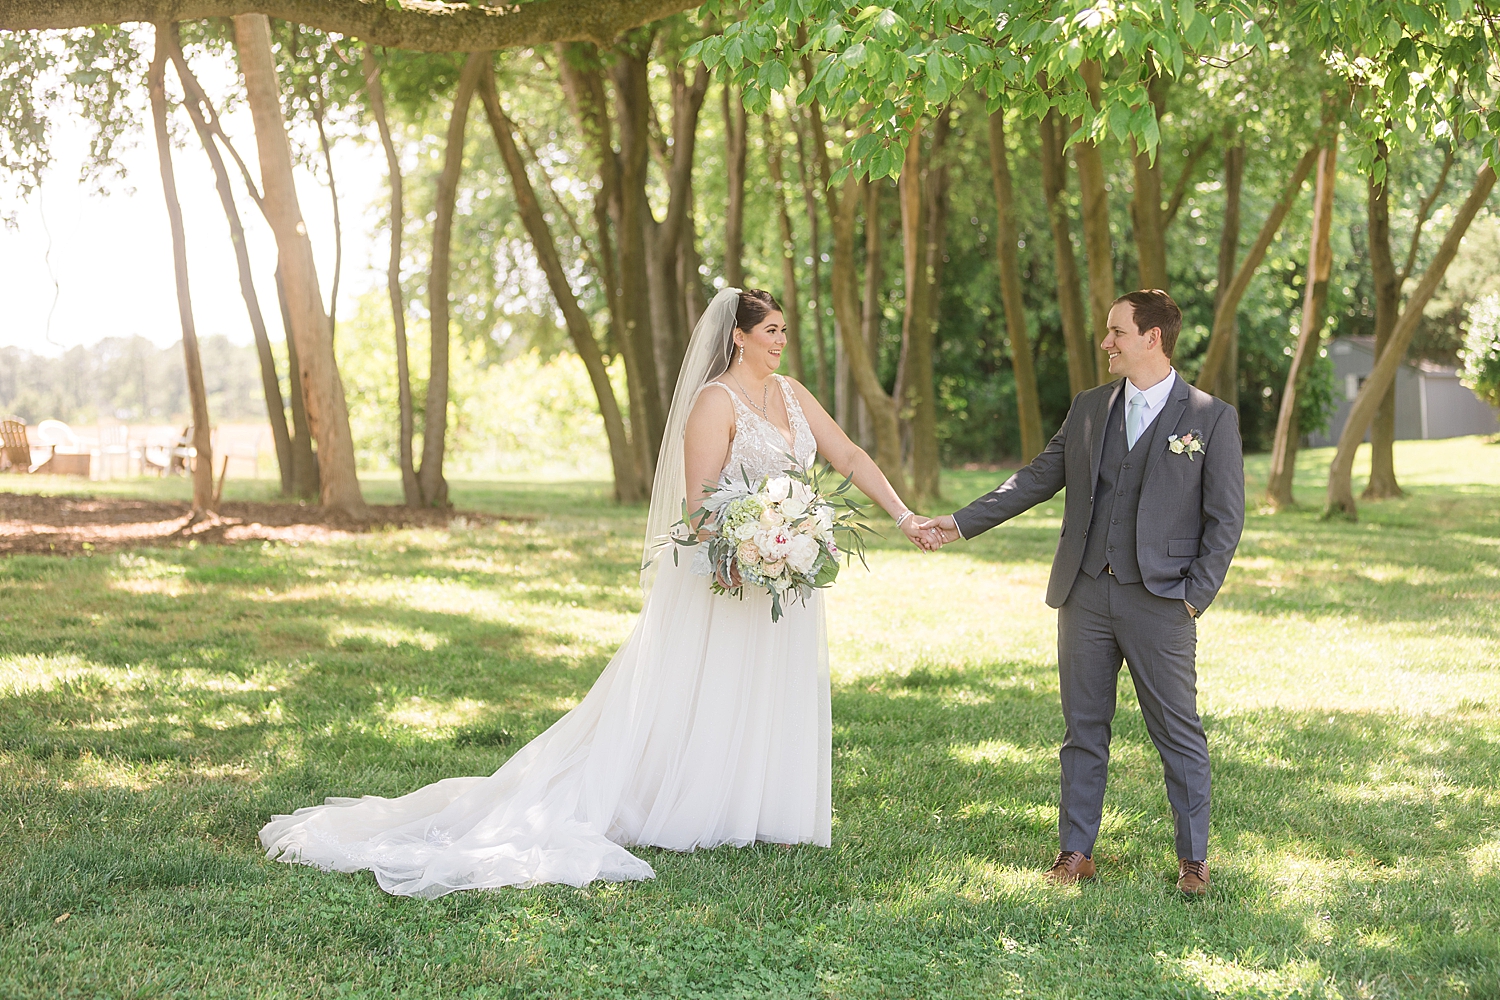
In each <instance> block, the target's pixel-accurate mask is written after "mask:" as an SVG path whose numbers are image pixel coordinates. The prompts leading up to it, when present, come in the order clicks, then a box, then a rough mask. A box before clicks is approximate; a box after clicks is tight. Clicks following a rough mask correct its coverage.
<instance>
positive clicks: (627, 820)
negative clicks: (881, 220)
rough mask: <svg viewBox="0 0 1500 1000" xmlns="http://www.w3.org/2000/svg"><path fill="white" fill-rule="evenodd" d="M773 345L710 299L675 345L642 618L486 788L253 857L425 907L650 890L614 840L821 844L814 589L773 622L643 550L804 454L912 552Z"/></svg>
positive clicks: (283, 824)
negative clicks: (878, 510)
mask: <svg viewBox="0 0 1500 1000" xmlns="http://www.w3.org/2000/svg"><path fill="white" fill-rule="evenodd" d="M785 346H786V326H785V322H784V320H783V318H782V314H781V307H780V306H779V305H777V303H776V300H775V299H774V298H772V296H771V294H770V293H769V292H764V291H758V290H752V291H746V292H740V291H739V290H738V289H725V290H724V291H721V292H720V293H719V294H718V295H716V296H715V297H714V300H713V302H712V303H711V304H710V305H709V307H708V309H707V311H706V312H704V314H703V318H702V319H701V320H700V321H699V323H698V326H697V328H696V329H695V330H694V331H693V336H692V340H691V342H690V343H689V345H688V349H687V354H686V356H685V357H684V359H683V364H682V369H681V374H680V375H679V377H678V382H677V389H676V392H675V394H674V396H673V399H672V409H671V414H670V416H669V417H668V420H667V429H666V434H665V436H664V437H663V439H662V447H661V455H660V458H659V461H658V464H657V468H656V479H655V483H654V486H653V491H652V495H651V511H650V515H649V517H648V520H647V527H646V556H645V560H644V568H643V570H642V574H641V582H642V586H643V587H644V588H645V590H646V600H645V604H644V606H643V607H642V608H641V614H640V617H639V618H638V619H637V621H636V624H635V628H634V629H633V630H632V631H631V633H630V637H629V638H628V639H626V640H625V644H624V645H623V646H621V647H620V649H619V651H618V652H616V653H615V656H614V658H613V659H612V660H611V661H610V663H609V666H608V667H606V668H605V670H604V672H603V673H602V674H600V676H599V679H598V680H597V681H596V682H595V683H594V686H593V688H592V689H591V690H590V691H589V693H588V694H587V695H586V696H585V697H584V699H583V701H582V702H580V703H579V705H578V707H577V708H574V709H573V710H572V711H571V712H569V713H568V714H567V715H564V716H563V717H562V718H561V719H559V720H558V721H557V722H556V723H554V724H553V725H552V726H551V727H550V728H549V729H548V730H547V731H546V732H544V733H542V734H541V735H540V736H538V737H537V738H536V739H534V740H532V741H531V742H530V743H528V744H527V745H526V746H525V747H523V748H522V749H521V750H519V751H518V752H517V753H516V754H515V755H514V756H512V757H511V758H510V759H509V760H508V761H506V762H505V764H504V765H503V766H502V767H501V768H500V770H498V771H496V772H495V773H494V774H492V775H490V776H489V777H472V778H447V779H444V780H442V781H438V782H435V783H433V784H431V785H428V786H427V787H425V788H420V789H418V790H416V791H414V792H411V793H410V794H407V795H403V796H401V797H400V798H396V799H386V798H380V797H378V796H373V795H368V796H365V797H363V798H358V799H352V798H329V799H328V800H327V801H326V802H325V803H324V804H323V805H321V806H310V807H307V808H304V809H298V810H297V811H296V812H295V813H292V814H291V815H290V816H274V817H272V819H271V822H269V823H267V824H266V825H265V827H264V828H263V829H262V830H261V831H260V839H261V843H262V844H263V845H265V847H266V851H267V856H268V857H272V858H280V859H281V860H282V861H288V862H300V863H302V864H308V865H315V866H317V867H319V868H322V869H324V870H332V871H342V872H353V871H362V870H365V869H368V870H370V871H373V872H374V873H375V878H376V879H377V880H378V881H379V883H380V887H381V888H382V889H384V890H385V891H386V892H389V893H394V894H396V895H402V896H428V897H432V896H441V895H443V894H445V893H449V892H453V891H455V890H459V889H486V888H495V887H499V886H508V885H509V886H531V885H538V884H541V883H547V882H560V883H566V884H568V885H574V886H582V885H584V884H586V883H588V882H591V881H593V880H595V879H606V880H610V881H623V880H627V879H648V878H652V877H654V875H655V873H654V872H653V871H652V869H651V866H650V865H648V864H647V863H646V862H645V861H642V860H641V859H640V858H637V857H635V856H634V855H633V854H631V853H630V852H629V851H627V850H626V849H625V845H631V844H641V845H650V846H655V847H664V848H668V849H670V850H675V851H691V850H694V849H695V848H699V847H713V846H715V845H719V844H734V845H736V846H741V847H742V846H745V845H746V844H750V843H753V842H755V841H767V842H770V843H777V844H808V843H811V844H817V845H819V846H824V847H826V846H827V845H828V843H829V835H830V830H829V827H830V823H831V819H832V811H833V810H832V803H831V798H830V754H831V747H830V743H831V722H830V716H829V692H828V640H827V633H826V629H825V626H824V621H823V594H822V592H821V591H815V592H814V594H813V596H812V598H811V599H810V600H808V601H807V603H806V604H802V603H799V602H795V601H793V602H788V604H787V606H786V611H785V614H784V615H783V616H782V618H781V620H780V621H778V622H775V623H773V622H772V621H771V614H770V600H771V599H770V597H769V596H768V595H766V594H764V593H758V594H751V593H748V592H747V593H746V595H745V597H744V598H743V599H740V598H736V597H732V596H725V595H718V596H716V595H715V594H713V593H712V591H711V590H710V587H709V580H708V579H706V578H705V577H704V576H703V575H700V572H706V570H704V571H699V572H695V570H694V568H693V565H692V562H693V561H692V560H691V559H683V560H681V564H680V565H679V564H678V562H677V561H676V560H674V559H672V558H671V557H670V553H668V554H667V555H665V556H664V555H663V551H664V548H663V547H662V546H661V545H660V544H658V543H659V542H660V540H661V538H662V536H664V535H665V534H666V532H667V531H668V530H669V529H670V527H671V525H672V524H673V523H674V522H676V521H677V519H678V518H679V517H680V514H681V511H682V505H683V502H684V500H691V502H690V504H689V506H690V507H694V508H696V506H697V501H698V500H699V499H701V498H702V497H704V496H706V495H707V493H708V492H710V491H711V490H712V485H711V484H713V483H717V482H718V481H721V480H728V479H729V478H731V477H732V478H734V479H736V480H738V479H740V478H741V477H743V476H746V475H748V476H749V478H750V481H751V482H754V481H756V480H758V479H759V478H760V477H762V476H766V475H772V474H775V473H778V472H783V471H786V470H787V469H788V468H789V467H790V466H791V464H792V463H793V462H795V463H796V465H797V466H800V467H802V468H807V467H808V466H810V465H811V463H812V461H813V458H814V452H815V451H816V452H821V453H822V455H823V456H824V458H826V459H827V460H828V462H829V463H830V464H831V465H833V467H834V468H835V469H837V470H838V471H839V472H841V473H843V474H845V475H849V474H852V475H853V477H854V483H855V485H856V486H858V487H859V488H860V489H861V490H862V491H863V492H864V493H865V495H866V496H868V497H870V498H871V499H872V500H874V501H875V502H876V503H878V504H879V505H880V506H881V507H883V508H884V509H885V510H886V512H887V513H889V514H890V515H891V516H892V517H893V518H895V519H896V524H897V525H898V526H899V527H900V528H901V530H902V532H903V533H904V534H906V535H907V537H908V538H910V539H911V540H912V541H914V542H915V541H917V540H918V538H919V533H918V530H917V527H916V522H917V520H918V519H917V518H915V517H913V516H912V515H911V512H910V511H908V510H907V509H906V507H905V506H904V505H903V504H902V503H901V500H900V498H899V497H898V496H897V495H896V492H895V490H893V489H892V488H891V486H890V484H889V483H888V482H887V481H886V478H885V476H884V475H882V474H881V472H880V470H879V468H878V467H877V466H876V465H875V463H874V462H873V461H871V459H870V457H869V456H868V455H866V454H865V453H864V451H863V450H861V449H860V448H859V447H858V446H856V445H855V444H854V443H853V442H851V441H850V440H849V438H848V437H847V436H845V434H844V432H843V431H842V430H840V429H839V426H838V424H836V423H834V421H833V420H832V419H831V418H830V417H829V416H828V414H827V413H826V412H824V410H823V408H822V407H821V406H820V405H819V404H818V402H817V400H816V399H815V398H814V397H813V396H812V394H811V393H809V392H808V391H807V389H805V388H804V387H803V386H801V385H799V384H798V383H797V382H796V381H794V380H792V379H789V378H784V377H782V376H780V375H777V374H776V369H777V367H778V366H779V365H780V363H781V353H782V350H783V349H784V348H785ZM666 548H670V546H667V547H666ZM748 589H749V588H747V591H748Z"/></svg>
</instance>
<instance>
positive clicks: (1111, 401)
mask: <svg viewBox="0 0 1500 1000" xmlns="http://www.w3.org/2000/svg"><path fill="white" fill-rule="evenodd" d="M1123 391H1125V380H1124V379H1120V381H1118V382H1116V383H1115V388H1114V391H1113V392H1111V393H1110V394H1109V395H1108V396H1107V397H1104V403H1103V405H1102V406H1100V407H1099V408H1098V409H1096V410H1095V411H1094V425H1093V427H1091V428H1089V430H1090V432H1091V433H1092V435H1093V437H1092V439H1091V440H1090V441H1089V457H1090V464H1089V494H1090V496H1092V495H1093V492H1094V484H1095V483H1097V482H1098V481H1099V463H1100V462H1101V461H1103V460H1104V435H1105V433H1106V432H1107V431H1108V430H1109V415H1110V413H1111V412H1112V411H1113V410H1114V408H1115V400H1116V399H1117V398H1118V397H1119V395H1120V393H1121V392H1123Z"/></svg>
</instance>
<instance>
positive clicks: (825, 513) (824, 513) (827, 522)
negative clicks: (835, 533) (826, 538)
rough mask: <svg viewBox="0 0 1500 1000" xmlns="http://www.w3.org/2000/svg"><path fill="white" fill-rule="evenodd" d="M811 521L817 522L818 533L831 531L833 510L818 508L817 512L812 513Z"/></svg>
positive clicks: (830, 508)
mask: <svg viewBox="0 0 1500 1000" xmlns="http://www.w3.org/2000/svg"><path fill="white" fill-rule="evenodd" d="M813 520H814V521H817V522H818V530H819V531H832V530H833V508H832V507H819V508H818V509H817V511H815V512H814V513H813Z"/></svg>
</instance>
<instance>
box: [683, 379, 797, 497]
mask: <svg viewBox="0 0 1500 1000" xmlns="http://www.w3.org/2000/svg"><path fill="white" fill-rule="evenodd" d="M771 377H772V378H773V379H775V380H776V384H777V385H778V386H779V387H780V389H781V398H782V400H783V401H784V402H785V403H786V415H787V419H788V421H789V422H790V424H791V429H792V439H791V441H788V440H787V437H786V434H784V433H783V432H782V430H781V428H779V427H777V426H776V425H775V424H773V423H771V421H770V420H769V419H767V417H765V416H764V415H762V414H761V413H759V412H758V411H756V410H755V409H753V408H752V407H751V406H750V405H749V404H748V403H746V402H745V401H744V399H742V398H741V397H740V394H739V393H737V392H735V391H734V388H733V387H732V386H729V385H726V384H724V383H723V382H710V383H708V385H707V386H704V388H705V389H707V388H708V386H715V385H716V386H718V387H719V388H721V389H723V390H724V391H725V392H727V393H729V398H730V399H732V400H734V440H733V441H732V442H730V445H729V460H728V461H727V462H725V463H724V469H723V471H722V472H720V473H719V482H721V483H722V482H729V481H735V480H741V479H749V480H750V482H751V483H756V482H758V481H760V480H761V479H763V478H765V477H766V476H775V475H779V474H781V473H783V472H786V471H787V470H789V469H794V468H795V469H808V468H810V467H811V466H812V463H813V459H814V458H815V457H816V456H817V453H818V442H817V440H816V439H815V438H814V437H813V432H812V427H811V426H809V425H808V422H807V416H806V415H805V414H804V413H803V412H802V406H801V404H799V403H798V402H797V395H796V393H794V392H793V391H792V387H791V385H790V384H789V383H788V382H787V380H786V379H784V378H782V377H781V376H780V375H772V376H771Z"/></svg>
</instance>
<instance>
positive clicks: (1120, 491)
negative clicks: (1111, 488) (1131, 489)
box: [1115, 490, 1125, 497]
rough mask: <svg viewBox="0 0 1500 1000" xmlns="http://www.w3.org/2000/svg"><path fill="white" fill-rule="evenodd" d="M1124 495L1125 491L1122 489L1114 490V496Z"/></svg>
mask: <svg viewBox="0 0 1500 1000" xmlns="http://www.w3.org/2000/svg"><path fill="white" fill-rule="evenodd" d="M1124 495H1125V491H1124V490H1119V491H1117V492H1116V493H1115V496H1117V497H1122V496H1124Z"/></svg>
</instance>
